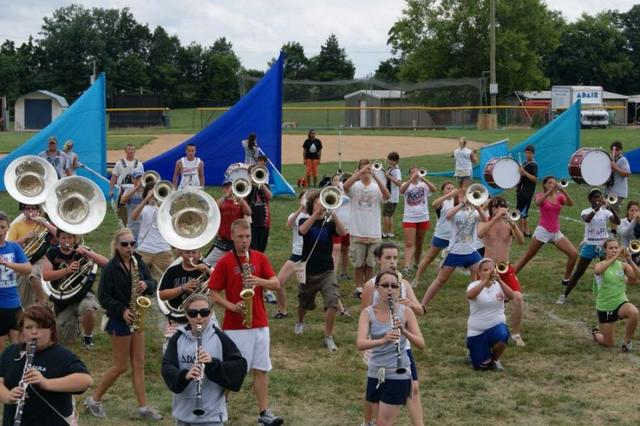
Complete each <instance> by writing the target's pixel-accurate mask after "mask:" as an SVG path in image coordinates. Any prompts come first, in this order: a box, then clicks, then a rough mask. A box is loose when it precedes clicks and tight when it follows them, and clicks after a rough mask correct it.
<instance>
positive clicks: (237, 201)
mask: <svg viewBox="0 0 640 426" xmlns="http://www.w3.org/2000/svg"><path fill="white" fill-rule="evenodd" d="M231 184H232V182H231V180H230V179H225V181H224V183H223V184H222V194H223V195H222V197H221V198H220V199H219V200H218V201H217V203H218V208H219V209H220V228H219V229H218V234H217V235H216V237H215V238H214V239H213V244H212V246H211V249H210V251H209V253H208V254H207V256H206V258H205V260H204V261H205V262H206V263H207V264H208V265H211V267H212V268H215V266H216V263H218V260H220V258H221V257H223V256H224V255H225V254H226V253H228V252H229V251H231V249H232V248H233V241H232V240H231V224H232V223H233V222H234V221H235V220H237V219H243V218H244V217H245V216H251V207H249V204H247V201H246V200H245V199H244V198H237V197H236V196H235V195H233V191H232V190H231Z"/></svg>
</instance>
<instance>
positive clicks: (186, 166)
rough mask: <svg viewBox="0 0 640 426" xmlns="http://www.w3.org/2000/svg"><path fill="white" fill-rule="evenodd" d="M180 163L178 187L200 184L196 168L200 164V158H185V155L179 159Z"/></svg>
mask: <svg viewBox="0 0 640 426" xmlns="http://www.w3.org/2000/svg"><path fill="white" fill-rule="evenodd" d="M180 162H181V164H182V175H181V176H180V185H179V186H178V187H179V188H184V187H186V186H202V185H201V184H200V177H199V175H198V168H199V166H200V159H199V158H197V157H196V158H194V159H193V160H191V161H189V160H187V157H182V158H181V159H180Z"/></svg>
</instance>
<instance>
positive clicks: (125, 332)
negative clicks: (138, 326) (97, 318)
mask: <svg viewBox="0 0 640 426" xmlns="http://www.w3.org/2000/svg"><path fill="white" fill-rule="evenodd" d="M104 331H106V332H107V334H108V335H110V336H112V335H116V336H120V337H122V336H131V334H132V333H131V328H130V327H129V324H127V323H126V322H124V321H123V320H118V319H112V318H109V321H107V326H106V327H105V328H104Z"/></svg>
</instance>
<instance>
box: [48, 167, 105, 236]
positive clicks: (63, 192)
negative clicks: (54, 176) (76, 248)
mask: <svg viewBox="0 0 640 426" xmlns="http://www.w3.org/2000/svg"><path fill="white" fill-rule="evenodd" d="M45 206H46V209H47V212H48V215H49V220H51V222H53V224H54V225H56V226H57V227H58V228H60V229H63V230H65V231H67V232H71V233H73V234H86V233H89V232H91V231H93V230H94V229H96V228H97V227H98V226H100V224H101V223H102V221H103V220H104V217H105V215H106V214H107V201H106V199H105V198H104V194H103V193H102V190H101V189H100V187H98V185H97V184H96V183H94V182H93V181H92V180H90V179H87V178H85V177H82V176H68V177H65V178H62V179H60V180H59V181H57V182H56V183H55V184H54V185H53V187H52V188H51V190H50V191H49V194H48V195H47V198H46V200H45Z"/></svg>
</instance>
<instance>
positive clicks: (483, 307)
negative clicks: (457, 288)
mask: <svg viewBox="0 0 640 426" xmlns="http://www.w3.org/2000/svg"><path fill="white" fill-rule="evenodd" d="M478 269H479V271H478V275H479V279H478V280H477V281H474V282H472V283H471V284H469V286H468V287H467V299H468V300H469V319H468V321H467V348H468V349H469V358H470V360H471V365H472V367H473V368H474V369H476V370H487V369H495V370H502V369H503V367H502V364H501V363H500V361H499V359H500V356H502V353H503V352H504V350H505V348H506V347H507V342H508V341H509V329H508V328H507V318H506V316H505V315H504V301H505V300H510V299H511V298H512V297H513V290H511V288H510V287H509V286H508V285H507V284H506V283H505V282H504V281H503V280H502V278H500V277H499V276H498V275H497V273H496V271H495V262H494V261H493V260H491V259H489V258H484V259H482V260H481V261H480V266H479V268H478Z"/></svg>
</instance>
